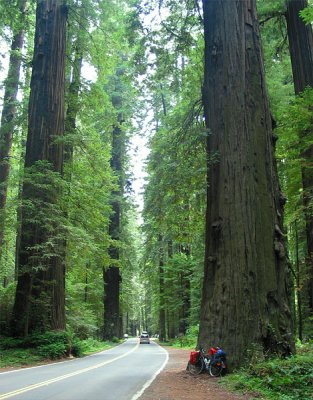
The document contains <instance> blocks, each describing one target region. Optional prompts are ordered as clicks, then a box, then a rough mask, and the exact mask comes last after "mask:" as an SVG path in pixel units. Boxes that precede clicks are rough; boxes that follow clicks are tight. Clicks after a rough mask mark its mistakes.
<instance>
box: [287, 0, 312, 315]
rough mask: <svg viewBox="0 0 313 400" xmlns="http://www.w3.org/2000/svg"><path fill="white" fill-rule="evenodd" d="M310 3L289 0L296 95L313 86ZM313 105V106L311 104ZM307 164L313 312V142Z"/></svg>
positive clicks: (305, 178) (304, 180)
mask: <svg viewBox="0 0 313 400" xmlns="http://www.w3.org/2000/svg"><path fill="white" fill-rule="evenodd" d="M307 6H308V2H307V0H289V1H288V2H287V12H286V21H287V32H288V39H289V49H290V57H291V65H292V73H293V81H294V88H295V94H296V95H298V94H299V93H301V92H303V91H304V90H305V88H306V87H310V88H313V32H312V26H311V24H307V25H305V23H304V22H303V20H302V19H301V17H300V15H299V13H300V11H301V10H303V9H304V8H306V7H307ZM311 107H312V105H311ZM309 135H312V132H308V131H303V132H301V134H300V142H301V143H303V146H302V147H305V146H304V143H305V141H306V140H308V139H309ZM301 157H302V158H303V165H302V168H301V172H302V186H303V205H304V210H305V211H304V213H305V222H306V239H307V250H308V258H307V259H308V264H309V308H310V314H311V315H313V213H312V203H313V200H312V199H313V169H312V160H313V145H312V144H310V145H309V146H306V149H305V150H304V151H303V152H302V154H301Z"/></svg>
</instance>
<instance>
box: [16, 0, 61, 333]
mask: <svg viewBox="0 0 313 400" xmlns="http://www.w3.org/2000/svg"><path fill="white" fill-rule="evenodd" d="M66 18H67V8H66V7H65V5H64V3H63V1H60V0H45V1H43V0H38V1H37V11H36V33H35V50H34V58H33V70H32V78H31V85H30V87H31V92H30V100H29V125H28V136H27V144H26V156H25V169H26V170H27V171H28V172H27V173H28V179H26V180H24V183H23V190H22V201H23V210H22V226H21V238H20V248H19V266H18V269H19V276H18V283H17V289H16V297H15V304H14V309H13V318H12V331H13V333H14V334H16V335H26V334H28V333H30V332H31V331H34V330H38V329H64V328H65V305H64V303H65V295H64V283H65V273H64V265H63V258H62V254H63V253H62V249H61V248H57V246H58V245H59V246H62V244H61V242H62V240H59V241H55V242H54V246H56V247H54V249H52V254H50V255H49V254H48V255H47V254H46V252H47V250H48V247H47V243H49V240H50V239H51V237H53V235H55V234H56V233H57V232H58V230H59V226H58V225H57V222H56V223H55V226H50V227H49V226H47V225H45V224H42V220H40V219H39V221H40V222H37V220H36V218H40V217H41V214H42V213H46V212H47V211H48V210H54V209H55V207H56V205H57V201H58V196H59V193H58V190H57V189H56V188H53V187H52V186H51V183H52V181H51V180H49V179H50V178H51V175H52V176H54V177H55V176H56V174H59V175H61V174H62V167H63V145H62V142H61V141H60V140H59V141H57V140H56V139H58V138H60V137H62V136H63V133H64V80H65V79H64V75H65V47H66V46H65V42H66V40H65V39H66V34H65V33H66ZM30 171H32V173H33V179H34V180H36V184H34V182H33V179H32V178H30V176H31V175H29V174H31V172H30ZM49 171H51V174H50V172H49ZM47 174H48V175H47ZM38 183H39V185H38ZM29 204H33V205H34V206H35V207H36V204H37V205H40V206H43V205H45V207H47V208H46V209H45V210H44V209H41V208H37V209H36V210H35V213H34V214H33V215H31V217H30V215H29V214H28V213H26V212H25V209H26V208H27V206H29ZM28 210H29V209H28ZM50 222H51V221H50ZM52 225H53V223H52Z"/></svg>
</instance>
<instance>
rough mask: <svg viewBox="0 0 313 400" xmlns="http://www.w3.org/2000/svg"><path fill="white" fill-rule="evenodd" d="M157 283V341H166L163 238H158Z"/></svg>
mask: <svg viewBox="0 0 313 400" xmlns="http://www.w3.org/2000/svg"><path fill="white" fill-rule="evenodd" d="M159 252H160V255H159V283H160V289H159V290H160V307H159V341H160V342H165V340H166V318H165V300H164V291H165V287H164V286H165V284H164V249H163V238H162V236H161V235H160V236H159Z"/></svg>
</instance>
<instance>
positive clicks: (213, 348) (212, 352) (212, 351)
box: [208, 347, 218, 356]
mask: <svg viewBox="0 0 313 400" xmlns="http://www.w3.org/2000/svg"><path fill="white" fill-rule="evenodd" d="M217 350H218V349H217V348H216V347H211V348H210V349H209V350H208V354H209V356H214V354H215V353H216V352H217Z"/></svg>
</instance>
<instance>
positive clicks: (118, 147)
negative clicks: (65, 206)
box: [103, 68, 125, 339]
mask: <svg viewBox="0 0 313 400" xmlns="http://www.w3.org/2000/svg"><path fill="white" fill-rule="evenodd" d="M121 74H123V69H122V68H121V69H119V70H118V71H117V73H116V76H115V77H114V82H115V94H114V95H113V96H112V104H113V106H114V108H115V109H116V110H120V109H121V107H122V97H121V83H120V78H119V75H121ZM117 119H118V124H117V125H116V126H115V127H114V129H113V135H112V156H111V162H110V164H111V168H112V170H113V171H114V173H115V174H116V176H117V180H118V188H117V190H115V191H113V193H112V201H111V205H112V217H111V220H110V225H109V234H110V237H111V239H113V240H115V241H118V240H119V239H120V229H121V226H120V225H121V222H120V217H121V201H122V195H123V179H122V174H123V163H122V154H123V152H124V146H125V136H124V134H123V131H122V129H121V124H122V122H123V115H122V113H121V112H119V113H118V118H117ZM109 255H110V259H111V265H110V266H109V268H108V269H107V270H104V271H103V278H104V338H105V339H112V337H113V336H115V337H120V336H121V329H122V327H121V318H120V282H121V275H120V270H119V267H118V265H117V263H118V260H119V257H120V254H119V249H118V247H117V245H114V244H113V245H112V246H111V248H110V249H109Z"/></svg>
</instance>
